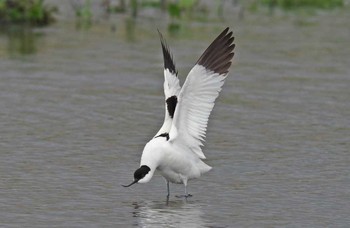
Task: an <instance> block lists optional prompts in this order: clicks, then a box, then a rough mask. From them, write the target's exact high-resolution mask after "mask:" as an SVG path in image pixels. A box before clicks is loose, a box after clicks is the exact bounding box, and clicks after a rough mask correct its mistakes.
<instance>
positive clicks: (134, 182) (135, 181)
mask: <svg viewBox="0 0 350 228" xmlns="http://www.w3.org/2000/svg"><path fill="white" fill-rule="evenodd" d="M137 181H138V180H134V181H133V182H132V183H131V184H129V185H123V184H122V186H123V187H126V188H127V187H130V186H131V185H133V184H136V183H137Z"/></svg>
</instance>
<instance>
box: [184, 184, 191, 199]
mask: <svg viewBox="0 0 350 228" xmlns="http://www.w3.org/2000/svg"><path fill="white" fill-rule="evenodd" d="M191 196H192V195H191V194H188V192H187V183H186V185H185V198H187V197H191Z"/></svg>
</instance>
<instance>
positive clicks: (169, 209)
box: [133, 200, 206, 227]
mask: <svg viewBox="0 0 350 228" xmlns="http://www.w3.org/2000/svg"><path fill="white" fill-rule="evenodd" d="M133 206H134V211H133V217H135V218H136V221H137V226H138V227H205V226H206V222H205V220H204V219H203V212H202V210H201V206H200V205H199V204H197V203H195V202H186V201H185V200H181V201H168V202H160V201H159V202H134V203H133Z"/></svg>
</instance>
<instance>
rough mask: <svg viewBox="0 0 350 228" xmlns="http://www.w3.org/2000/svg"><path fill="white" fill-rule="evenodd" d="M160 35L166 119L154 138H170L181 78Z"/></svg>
mask: <svg viewBox="0 0 350 228" xmlns="http://www.w3.org/2000/svg"><path fill="white" fill-rule="evenodd" d="M158 33H159V37H160V42H161V45H162V51H163V59H164V95H165V117H164V123H163V125H162V127H161V128H160V130H159V131H158V132H157V134H156V135H155V136H154V137H159V136H163V137H167V138H169V131H170V128H171V124H172V121H173V117H174V113H175V108H176V106H177V102H178V95H179V93H180V90H181V87H180V84H179V78H178V77H177V70H176V68H175V63H174V61H173V57H172V55H171V53H170V51H169V47H168V45H167V44H166V42H165V39H164V38H163V36H162V34H161V33H160V32H159V31H158Z"/></svg>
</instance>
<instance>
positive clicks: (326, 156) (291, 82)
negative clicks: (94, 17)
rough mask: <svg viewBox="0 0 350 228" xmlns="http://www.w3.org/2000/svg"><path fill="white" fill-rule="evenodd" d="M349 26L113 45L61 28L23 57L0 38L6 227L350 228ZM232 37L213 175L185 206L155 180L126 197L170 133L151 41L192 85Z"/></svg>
mask: <svg viewBox="0 0 350 228" xmlns="http://www.w3.org/2000/svg"><path fill="white" fill-rule="evenodd" d="M347 15H348V12H347V11H346V10H339V11H333V12H329V13H326V14H316V15H314V16H310V17H307V18H305V19H304V20H306V22H308V23H300V19H299V18H293V16H289V17H288V16H286V18H284V20H281V17H279V16H276V17H270V16H266V15H263V14H259V15H250V14H248V15H246V16H245V18H244V20H241V21H238V20H237V18H236V17H234V18H230V17H228V18H227V19H226V22H222V23H214V22H211V23H206V24H201V23H193V24H189V25H186V27H185V28H184V29H183V30H181V31H182V32H180V33H179V35H177V36H175V37H174V36H172V37H171V36H170V35H169V34H168V33H167V32H166V29H165V28H166V26H165V25H162V24H154V22H153V21H152V20H150V21H147V20H145V21H142V20H139V21H138V22H137V23H136V25H135V26H136V27H134V28H130V27H127V26H126V24H125V23H126V22H125V21H123V20H120V22H119V23H117V24H116V30H115V31H114V32H113V31H111V24H110V22H100V24H98V25H97V26H92V27H91V28H90V29H89V30H76V28H75V25H74V23H70V22H62V23H57V24H56V25H54V26H52V27H50V28H46V29H39V30H34V33H33V34H30V36H31V38H29V40H30V41H29V43H28V42H27V43H26V45H29V49H28V48H27V49H25V50H27V51H26V52H23V49H21V44H22V43H21V42H20V41H16V40H13V39H16V38H13V36H12V35H8V34H7V33H3V34H1V36H0V58H1V61H0V67H1V73H0V80H1V83H0V129H1V130H0V131H1V142H0V144H1V147H0V155H1V159H0V225H1V227H256V226H258V227H280V226H282V227H285V226H287V227H301V226H303V227H327V226H328V227H347V226H348V224H349V223H350V220H349V217H350V216H349V211H350V206H349V205H350V201H349V198H350V192H349V186H350V176H349V164H350V156H349V148H350V144H349V142H350V118H349V116H350V104H349V100H350V92H349V85H350V78H349V75H350V71H349V67H348V65H349V64H348V60H349V58H350V54H349V53H350V45H349V38H350V37H349V34H350V31H349V29H348V21H347V19H348V18H347ZM227 25H228V26H230V27H232V28H234V33H235V36H236V44H237V49H236V57H235V62H234V64H233V66H232V68H231V73H230V75H229V77H228V78H227V81H226V84H225V86H224V89H223V92H222V93H221V96H220V98H219V99H218V100H217V103H216V106H215V109H214V112H213V114H212V116H211V119H210V123H209V126H208V134H207V141H206V143H205V145H206V146H205V148H204V153H205V154H206V156H207V163H208V164H209V165H211V166H213V167H214V168H213V170H212V171H211V172H209V173H208V174H207V175H205V176H203V177H202V178H201V179H199V180H195V181H192V182H190V183H189V191H190V193H191V194H193V195H194V196H193V197H192V198H190V199H189V200H188V201H187V202H186V201H184V200H181V199H177V198H175V197H174V195H175V194H182V192H183V187H182V186H181V185H171V193H172V196H171V197H170V200H169V202H168V203H166V200H165V194H166V185H165V182H164V180H163V179H162V178H161V177H160V176H159V175H156V176H155V177H154V178H153V179H152V181H151V182H150V183H148V184H145V185H141V184H139V185H135V186H133V187H131V188H129V189H125V188H123V187H121V184H126V183H129V182H130V181H131V180H132V175H133V172H134V170H135V169H136V168H137V167H138V163H139V159H140V155H141V152H142V149H143V146H144V144H145V143H146V142H147V141H148V140H149V139H150V138H151V137H152V136H153V135H154V134H155V133H156V131H158V128H159V127H160V125H161V123H162V120H163V115H164V111H163V99H164V98H163V94H162V83H163V81H162V80H163V76H162V55H161V49H160V44H159V40H158V37H157V32H156V28H160V30H162V31H164V35H165V37H166V38H167V39H168V43H169V45H170V47H171V49H172V50H173V54H174V58H175V61H176V64H177V67H178V69H179V73H180V79H181V81H182V82H183V81H184V79H185V76H186V74H187V72H188V71H189V70H190V68H191V67H192V66H193V64H194V63H195V61H196V60H197V58H198V57H199V55H200V54H201V52H202V51H203V50H204V49H205V48H206V47H207V45H208V44H209V43H210V42H211V41H212V39H213V38H215V37H216V35H217V34H219V32H220V31H221V30H222V29H223V28H224V27H225V26H227ZM126 28H128V29H129V30H127V29H126ZM130 29H131V30H130ZM15 37H16V36H15ZM18 39H19V38H18ZM28 50H29V51H28Z"/></svg>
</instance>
